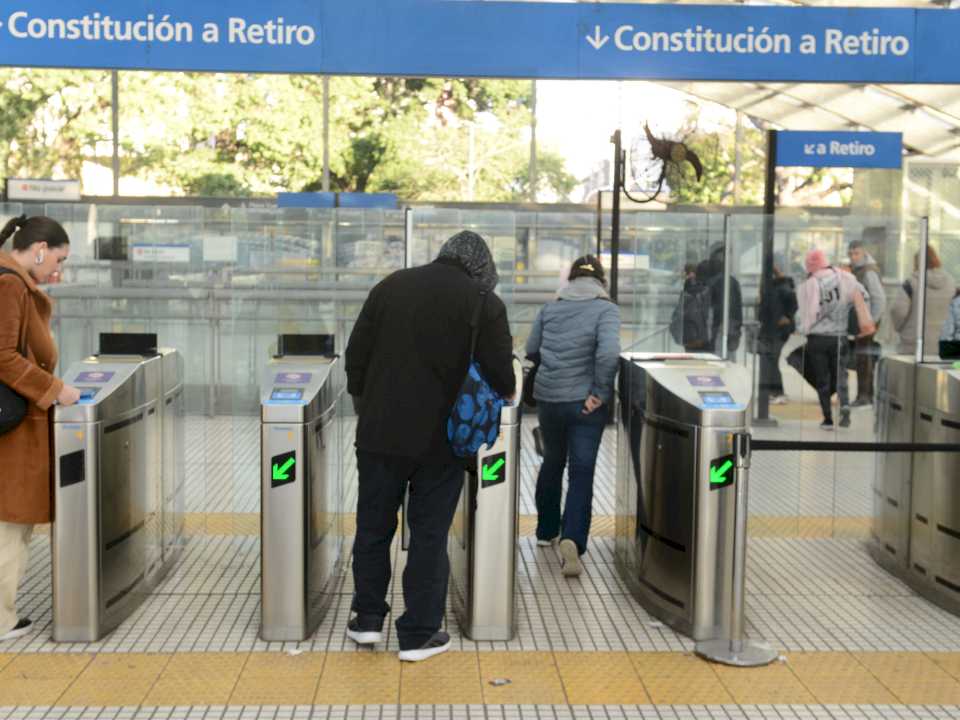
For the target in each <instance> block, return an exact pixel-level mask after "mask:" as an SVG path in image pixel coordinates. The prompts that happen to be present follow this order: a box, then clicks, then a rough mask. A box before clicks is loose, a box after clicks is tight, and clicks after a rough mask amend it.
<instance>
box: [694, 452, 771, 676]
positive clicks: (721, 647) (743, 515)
mask: <svg viewBox="0 0 960 720" xmlns="http://www.w3.org/2000/svg"><path fill="white" fill-rule="evenodd" d="M733 461H734V468H735V471H734V488H735V490H734V491H735V492H736V510H735V517H734V530H733V537H734V541H733V543H734V544H733V587H732V588H731V591H732V594H731V598H730V627H729V636H728V637H720V638H716V639H714V640H706V641H702V642H698V643H697V645H696V648H695V652H696V653H697V655H700V656H701V657H704V658H707V659H708V660H712V661H714V662H719V663H723V664H724V665H735V666H737V667H757V666H759V665H769V664H770V663H772V662H773V661H774V660H776V659H777V657H778V656H779V652H778V651H777V650H775V649H774V648H772V647H771V646H770V645H768V644H767V643H763V642H754V641H751V640H747V639H746V637H745V636H744V628H743V618H744V599H745V597H746V592H745V588H746V568H747V512H748V508H747V484H748V482H749V478H750V435H749V434H748V433H736V434H735V435H734V436H733Z"/></svg>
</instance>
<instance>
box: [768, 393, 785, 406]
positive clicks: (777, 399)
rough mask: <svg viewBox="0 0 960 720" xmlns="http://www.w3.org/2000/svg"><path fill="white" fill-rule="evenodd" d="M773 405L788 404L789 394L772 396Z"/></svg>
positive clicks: (771, 402)
mask: <svg viewBox="0 0 960 720" xmlns="http://www.w3.org/2000/svg"><path fill="white" fill-rule="evenodd" d="M770 404H771V405H786V404H787V396H786V395H774V396H772V397H771V398H770Z"/></svg>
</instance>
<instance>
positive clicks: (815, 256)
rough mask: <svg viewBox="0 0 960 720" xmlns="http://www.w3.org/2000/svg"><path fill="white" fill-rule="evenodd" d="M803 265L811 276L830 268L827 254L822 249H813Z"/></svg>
mask: <svg viewBox="0 0 960 720" xmlns="http://www.w3.org/2000/svg"><path fill="white" fill-rule="evenodd" d="M803 264H804V267H806V269H807V272H808V273H810V274H811V275H812V274H813V273H815V272H817V271H818V270H823V269H824V268H828V267H830V263H829V262H827V255H826V253H824V252H823V250H821V249H820V248H813V250H811V251H810V252H808V253H807V257H806V259H805V260H804V262H803Z"/></svg>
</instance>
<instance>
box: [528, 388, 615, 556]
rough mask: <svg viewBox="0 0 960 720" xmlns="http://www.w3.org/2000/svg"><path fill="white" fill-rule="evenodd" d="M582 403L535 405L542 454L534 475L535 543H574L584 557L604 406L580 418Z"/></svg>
mask: <svg viewBox="0 0 960 720" xmlns="http://www.w3.org/2000/svg"><path fill="white" fill-rule="evenodd" d="M582 410H583V402H582V401H578V402H561V403H553V402H542V401H537V417H538V419H539V420H540V431H541V433H542V434H543V444H544V449H543V450H544V454H543V464H542V465H541V466H540V474H539V475H538V476H537V539H538V540H551V539H553V538H555V537H557V536H558V535H560V536H562V537H563V538H564V539H569V540H573V541H574V542H575V543H576V544H577V549H578V550H579V551H580V554H581V555H583V553H585V552H586V551H587V538H588V537H589V535H590V520H591V517H592V514H593V473H594V470H595V469H596V465H597V453H598V452H599V451H600V438H601V437H602V436H603V428H604V426H605V425H606V424H607V414H608V412H609V411H608V408H607V406H606V405H602V406H601V407H599V408H598V409H596V410H594V411H593V412H592V413H590V414H589V415H584V414H583V412H582ZM568 459H569V463H570V474H569V487H568V488H567V502H566V506H565V507H564V508H563V514H562V516H561V513H560V497H561V495H562V494H563V470H564V468H565V467H566V465H567V461H568Z"/></svg>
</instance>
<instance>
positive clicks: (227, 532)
mask: <svg viewBox="0 0 960 720" xmlns="http://www.w3.org/2000/svg"><path fill="white" fill-rule="evenodd" d="M868 412H869V411H868ZM531 420H532V418H528V420H527V422H526V426H527V427H526V429H527V431H529V429H530V428H531V427H532V422H531ZM869 422H870V420H869V418H868V417H867V416H866V415H863V414H859V415H858V416H856V417H855V425H854V428H853V429H852V430H851V431H850V433H849V436H850V437H858V436H860V435H866V434H867V433H868V431H869V428H868V426H869ZM794 423H795V424H794ZM808 428H809V425H806V424H802V423H801V421H799V420H790V419H789V418H787V419H784V420H783V421H782V423H781V425H780V427H778V428H775V429H767V430H764V431H763V433H764V436H765V437H787V438H791V439H796V437H797V435H798V433H801V434H802V433H807V434H809V433H816V432H819V431H816V430H809V429H808ZM350 432H351V428H350V427H349V426H348V427H346V428H345V429H344V435H345V436H346V437H349V435H350ZM257 433H258V425H257V423H256V422H255V421H252V420H250V419H247V418H243V419H234V418H191V419H190V422H189V427H188V438H189V442H188V447H187V462H188V477H189V478H190V480H189V483H188V508H187V509H188V511H189V513H190V517H191V522H192V525H193V527H194V531H195V532H194V534H192V535H191V536H190V537H189V540H188V543H187V546H186V549H185V553H184V556H183V558H182V561H181V563H180V564H179V566H178V567H177V568H176V569H175V570H174V572H172V573H171V575H170V576H169V577H168V578H167V579H166V581H165V582H164V584H163V585H162V587H161V588H160V589H159V591H158V592H157V593H155V594H154V595H153V596H152V597H150V598H149V599H148V600H147V601H146V602H145V603H144V604H143V605H142V606H141V608H140V609H139V610H138V611H137V612H136V613H135V614H134V616H133V617H131V618H130V619H129V620H128V621H126V622H125V623H124V624H123V625H122V626H121V627H120V628H119V629H117V630H116V631H115V632H113V633H112V634H111V635H109V636H108V637H107V638H105V639H104V640H103V641H101V642H99V643H92V644H76V645H62V644H54V643H52V642H51V641H50V640H49V633H50V614H51V609H50V554H49V542H48V540H47V538H46V537H45V536H44V535H43V534H38V535H37V537H36V538H35V539H34V542H33V545H32V552H31V564H30V568H29V571H28V576H27V579H26V582H25V583H24V584H23V586H22V607H23V609H24V610H25V611H26V612H27V613H29V614H30V615H31V617H33V618H34V620H35V621H36V622H37V626H38V629H39V631H38V632H37V633H35V634H34V635H32V636H30V637H28V638H24V639H22V640H20V641H16V642H13V643H7V644H6V645H5V646H3V647H2V648H0V652H2V653H6V654H0V718H4V717H10V718H31V719H32V718H37V719H39V718H87V717H89V718H157V719H159V718H194V717H195V718H211V719H212V718H328V719H330V720H334V719H336V720H339V719H340V718H356V719H357V720H361V719H363V720H366V719H368V718H369V719H370V720H374V719H376V720H395V719H396V720H403V719H405V718H409V719H410V720H420V719H421V718H423V719H427V718H429V719H430V720H446V719H447V718H450V719H451V720H453V719H454V718H456V719H458V720H459V719H462V720H474V718H481V717H482V718H483V720H508V719H511V720H513V719H516V720H527V719H528V718H529V719H530V720H534V719H536V720H575V719H579V718H583V719H584V720H586V719H587V718H589V719H590V720H593V719H594V718H596V719H598V720H599V719H600V718H604V719H606V720H627V719H633V718H637V719H640V718H717V719H726V718H730V719H734V718H737V719H739V718H751V719H752V718H784V719H789V718H821V717H822V718H838V719H840V718H844V719H845V718H927V717H960V654H957V653H958V652H960V618H956V617H954V616H952V615H949V614H948V613H945V612H943V611H941V610H939V609H938V608H936V607H934V606H933V605H931V604H929V603H928V602H926V601H925V600H922V599H920V598H919V597H918V596H916V595H915V594H914V593H913V592H912V591H910V590H909V589H908V588H907V587H906V586H904V585H902V584H901V583H900V582H898V581H896V580H894V579H893V578H892V577H891V576H889V575H888V574H886V573H885V572H884V571H882V570H880V569H879V568H878V567H877V566H876V565H875V564H874V563H873V562H872V561H871V560H870V559H869V557H868V556H867V554H866V552H865V550H864V545H863V537H864V533H865V531H866V529H867V528H868V525H867V520H866V518H867V517H868V516H869V514H870V512H871V507H870V487H871V483H872V476H873V472H874V467H875V462H876V461H875V459H874V457H873V456H872V455H839V456H834V455H832V454H829V453H766V454H763V453H757V454H756V455H755V456H754V463H753V469H752V472H751V493H750V510H751V532H752V537H751V542H750V546H749V547H750V551H749V565H748V577H747V581H748V586H747V591H748V593H747V621H748V632H749V634H750V635H751V636H754V637H763V638H765V639H766V640H767V641H769V642H771V643H773V644H774V645H775V646H776V647H778V648H780V649H781V651H782V652H783V654H784V658H785V662H782V663H778V664H776V665H774V666H772V667H770V668H767V669H764V670H729V669H726V668H721V667H716V666H712V665H709V664H706V663H704V662H702V661H700V660H697V659H695V658H694V657H693V656H692V654H690V651H691V650H692V647H693V644H692V642H691V641H690V640H688V639H687V638H685V637H683V636H681V635H678V634H677V633H675V632H673V631H672V630H670V629H669V628H667V627H665V626H664V625H663V624H662V623H660V622H658V621H656V620H655V619H654V618H652V617H651V616H650V615H648V614H647V613H646V612H645V611H644V610H643V609H642V608H641V607H640V606H639V605H638V604H637V603H636V601H634V600H633V598H632V597H631V596H630V595H629V593H628V592H627V590H626V587H625V586H624V584H623V583H622V581H621V580H620V579H619V577H618V574H617V572H616V570H615V568H614V566H613V538H612V532H610V529H611V527H612V518H611V516H612V515H613V512H614V506H613V505H614V474H615V468H614V463H615V453H614V440H615V433H614V432H613V429H612V428H611V429H610V430H608V432H607V433H606V434H605V440H604V446H603V450H602V452H601V458H600V462H599V466H598V474H597V482H596V485H597V487H596V494H595V513H596V516H595V528H596V529H597V531H598V532H597V533H595V535H594V538H593V540H592V546H591V548H590V551H589V554H588V556H587V558H586V563H585V565H586V572H585V574H584V575H583V576H582V577H581V578H579V579H576V580H566V579H564V578H563V577H562V576H561V575H560V572H559V560H558V557H557V555H556V552H555V551H554V550H552V549H546V550H544V549H540V548H537V547H536V545H535V543H534V541H533V538H532V537H530V529H531V525H532V520H531V518H530V516H531V515H533V513H534V507H533V487H534V484H535V474H536V469H537V467H538V460H537V458H536V456H535V454H534V453H533V451H532V447H533V444H532V442H525V445H524V450H523V459H522V464H521V468H522V480H521V482H522V486H521V513H522V515H523V516H524V517H523V518H522V522H521V528H522V529H523V532H522V534H523V535H524V537H522V538H521V541H520V553H521V555H520V557H521V562H520V566H519V574H518V586H517V587H518V598H517V602H518V624H519V628H518V633H517V636H516V638H515V639H513V640H512V641H510V642H507V643H474V642H472V641H470V640H468V639H466V638H464V637H463V636H462V634H461V633H460V630H459V628H458V627H457V624H456V620H455V618H454V616H453V614H452V613H448V622H449V624H450V627H449V628H448V629H449V630H450V632H451V634H452V636H453V639H454V649H455V651H456V653H455V654H451V655H448V656H446V657H445V658H444V659H443V660H437V661H434V662H432V663H427V664H425V665H423V666H415V667H403V668H401V667H400V665H399V664H398V663H397V662H396V660H395V656H393V655H392V654H387V653H382V652H378V653H370V652H367V651H359V652H358V651H357V648H356V647H355V646H354V645H353V643H351V642H350V641H348V640H346V639H345V638H344V636H343V627H344V625H345V623H346V620H347V618H348V615H349V599H350V593H351V589H352V588H351V579H350V577H349V576H347V577H345V578H344V579H343V582H342V584H341V585H340V587H338V588H337V591H336V593H335V596H334V597H333V600H332V606H331V610H330V612H329V613H328V615H327V617H326V619H325V620H324V622H323V623H322V625H321V627H320V629H319V631H318V632H317V633H316V635H315V636H314V637H313V638H311V639H310V640H309V641H308V642H305V643H300V644H296V643H265V642H263V641H261V640H260V639H259V638H258V636H257V633H258V623H259V539H258V537H257V531H258V523H257V522H256V513H257V512H258V510H259V477H258V473H257V467H258V462H259V450H258V445H259V443H258V437H257ZM758 434H759V433H758ZM805 437H807V435H805ZM528 439H529V437H528ZM344 458H345V463H346V472H345V477H346V478H347V484H346V486H345V495H346V497H347V498H348V505H352V504H354V503H355V478H356V470H355V461H354V459H353V457H352V453H345V454H344ZM837 478H842V481H838V479H837ZM394 558H395V575H396V574H399V572H401V571H402V568H403V563H404V558H405V555H404V553H402V552H401V551H400V549H399V548H398V547H396V546H395V548H394ZM390 602H391V604H392V605H393V607H394V612H395V613H399V612H401V611H402V608H403V599H402V594H401V593H400V591H399V588H398V586H397V585H396V584H395V586H394V587H393V588H392V589H391V597H390ZM391 630H392V629H391V628H389V626H388V628H387V641H386V644H385V647H384V648H382V649H386V650H389V651H395V650H396V649H397V644H396V639H395V637H394V636H393V633H392V631H391ZM378 649H380V648H378ZM503 681H509V682H503ZM311 703H317V704H311ZM485 703H486V704H485ZM929 703H934V704H933V705H930V704H929Z"/></svg>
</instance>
